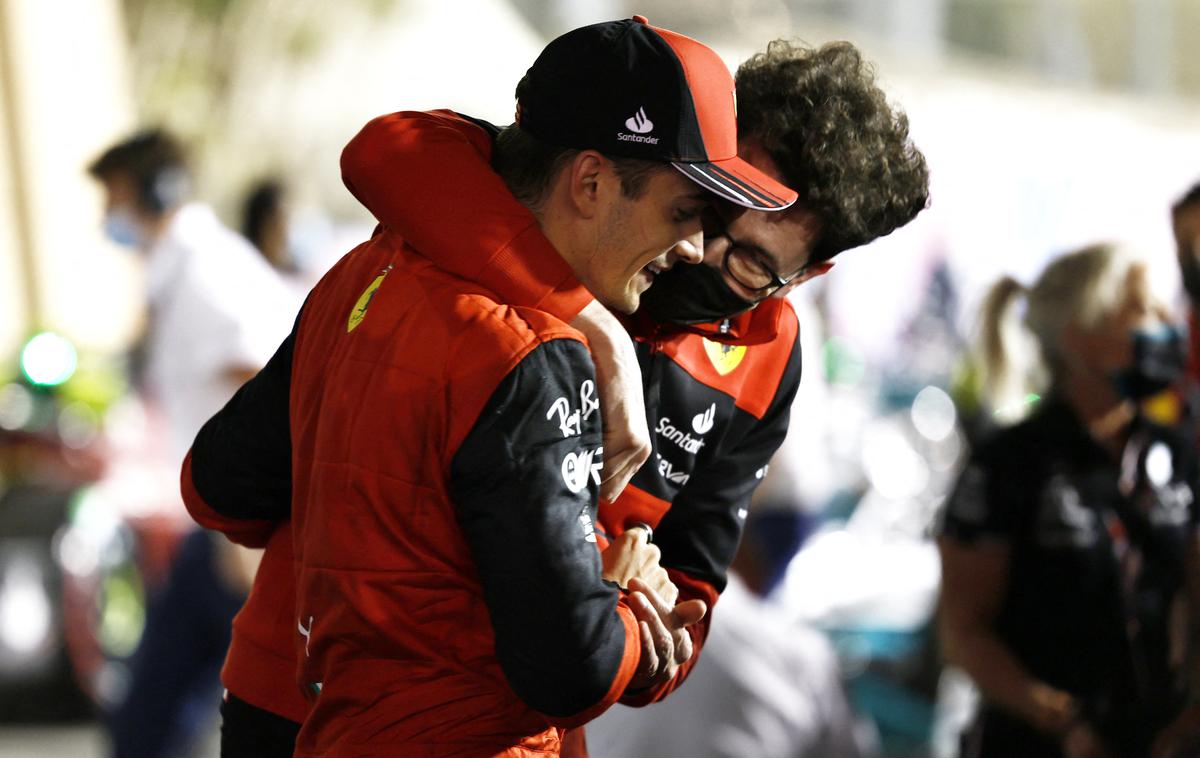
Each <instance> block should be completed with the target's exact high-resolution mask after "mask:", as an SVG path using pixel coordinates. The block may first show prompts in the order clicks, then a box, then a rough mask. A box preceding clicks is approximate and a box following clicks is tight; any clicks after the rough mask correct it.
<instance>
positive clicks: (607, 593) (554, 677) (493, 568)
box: [450, 339, 639, 726]
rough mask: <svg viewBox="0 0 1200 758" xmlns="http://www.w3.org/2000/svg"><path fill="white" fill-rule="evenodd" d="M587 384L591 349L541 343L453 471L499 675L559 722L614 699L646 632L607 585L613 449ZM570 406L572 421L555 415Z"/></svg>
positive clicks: (496, 397) (478, 426) (494, 402)
mask: <svg viewBox="0 0 1200 758" xmlns="http://www.w3.org/2000/svg"><path fill="white" fill-rule="evenodd" d="M588 383H591V384H592V386H594V377H593V369H592V362H591V359H590V357H589V356H588V353H587V348H586V347H585V346H584V345H583V343H581V342H579V341H576V340H573V339H556V340H550V341H548V342H543V343H541V344H540V345H538V346H537V347H536V348H534V349H533V350H532V351H531V352H530V353H529V354H528V355H526V356H525V358H524V359H522V361H521V362H520V363H519V364H517V366H516V367H515V368H514V369H513V370H512V371H511V372H510V373H509V374H508V375H507V376H506V377H505V378H504V380H503V381H502V382H501V383H500V385H499V387H498V388H497V389H496V390H495V392H494V393H493V394H492V396H491V399H490V400H489V401H488V403H487V405H486V406H485V408H484V410H483V412H482V413H481V414H480V416H479V419H478V420H477V421H476V423H475V425H474V427H473V428H472V429H471V431H470V432H469V434H468V435H467V437H466V438H465V440H464V441H463V443H462V444H461V446H460V447H459V448H458V450H457V451H456V452H455V454H454V457H453V459H452V463H451V467H450V488H451V498H452V499H453V501H454V504H455V508H456V511H457V517H458V521H459V525H460V528H461V530H462V533H463V535H464V536H465V538H466V541H467V544H468V546H469V547H470V550H471V554H472V558H473V559H474V562H475V564H476V566H477V568H478V572H479V580H480V583H481V584H482V588H483V597H484V601H485V602H486V604H487V608H488V612H489V615H490V617H491V620H492V625H493V627H494V630H495V641H496V655H497V658H498V659H499V662H500V666H501V669H502V670H503V671H504V674H505V676H506V678H507V679H508V682H509V685H510V686H511V687H512V689H513V690H514V691H515V692H516V694H517V695H518V696H519V697H520V698H521V699H522V700H523V701H524V702H525V703H526V704H528V705H529V706H530V707H531V708H533V709H535V710H537V711H539V712H540V713H542V714H544V715H545V716H546V717H548V719H549V720H550V721H551V723H554V724H556V725H558V726H574V725H577V724H581V723H584V722H586V721H588V720H590V719H592V718H594V717H595V716H597V715H599V713H600V712H601V711H603V710H604V709H605V708H607V707H608V706H609V705H612V704H613V703H614V702H616V700H617V698H619V697H620V694H621V692H623V691H624V689H625V687H626V686H627V684H628V682H629V680H630V679H631V678H632V676H633V673H634V670H635V668H636V666H637V661H638V655H639V645H638V636H637V635H638V631H637V625H636V623H635V622H634V620H633V615H632V613H631V611H630V610H629V609H628V608H627V607H625V605H624V604H623V603H621V602H620V601H619V593H618V590H617V587H616V586H615V585H614V584H612V583H609V582H605V581H603V580H602V578H601V566H600V554H599V551H598V550H597V549H596V543H595V536H594V533H593V531H592V524H593V523H594V521H595V518H596V497H597V492H598V486H599V473H598V472H599V470H600V464H601V456H602V454H603V450H602V448H601V437H600V418H599V415H600V414H599V412H598V411H596V410H594V409H592V408H591V406H590V405H589V404H588V403H587V402H586V399H585V400H583V401H581V394H582V395H583V396H584V397H585V398H586V397H587V396H589V395H590V393H589V392H588V389H589V388H585V385H586V384H588ZM581 389H583V391H582V393H581ZM561 404H565V405H564V406H563V407H564V410H568V409H569V413H566V414H565V415H564V416H563V417H561V418H567V419H568V420H570V419H571V418H574V421H573V422H570V423H564V422H562V421H561V418H560V417H559V416H558V415H557V414H555V413H554V412H553V411H552V410H551V409H553V408H554V407H555V406H556V405H561ZM576 414H577V415H576Z"/></svg>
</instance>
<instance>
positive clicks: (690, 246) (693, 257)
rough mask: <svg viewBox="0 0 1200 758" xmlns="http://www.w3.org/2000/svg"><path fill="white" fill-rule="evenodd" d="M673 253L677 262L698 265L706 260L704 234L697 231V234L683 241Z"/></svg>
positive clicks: (676, 246)
mask: <svg viewBox="0 0 1200 758" xmlns="http://www.w3.org/2000/svg"><path fill="white" fill-rule="evenodd" d="M671 252H672V253H674V254H675V258H676V259H677V260H680V261H683V262H684V263H692V264H696V263H699V262H700V261H702V260H704V232H703V231H701V230H699V229H697V230H696V231H695V233H693V234H690V235H688V236H687V237H684V238H683V239H681V240H680V241H679V242H678V243H677V244H676V245H675V249H674V250H672V251H671Z"/></svg>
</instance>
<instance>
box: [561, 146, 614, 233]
mask: <svg viewBox="0 0 1200 758" xmlns="http://www.w3.org/2000/svg"><path fill="white" fill-rule="evenodd" d="M610 168H611V167H610V166H609V162H608V159H607V158H605V157H604V156H603V155H601V154H600V153H598V152H596V151H595V150H581V151H580V152H579V153H577V154H576V155H575V157H574V158H572V159H571V163H570V165H569V166H568V167H567V192H568V196H569V197H570V200H571V204H572V206H573V207H574V208H575V209H576V210H577V211H578V212H579V214H580V215H581V216H583V217H584V218H592V217H593V216H595V215H596V212H597V209H598V208H599V206H600V204H601V200H602V199H603V179H604V176H605V173H606V172H607V171H609V170H610Z"/></svg>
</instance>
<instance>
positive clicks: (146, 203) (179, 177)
mask: <svg viewBox="0 0 1200 758" xmlns="http://www.w3.org/2000/svg"><path fill="white" fill-rule="evenodd" d="M137 190H138V202H140V203H141V205H142V207H143V208H145V209H146V210H148V211H150V212H151V213H154V214H161V213H164V212H165V211H168V210H170V209H171V208H174V207H175V206H177V205H179V204H180V203H182V202H183V201H184V200H186V199H187V196H188V194H189V192H190V191H191V182H190V181H189V180H188V175H187V171H185V170H184V169H183V168H182V167H181V166H164V167H163V168H161V169H159V170H157V171H152V172H150V173H148V174H146V175H145V176H140V177H138V187H137Z"/></svg>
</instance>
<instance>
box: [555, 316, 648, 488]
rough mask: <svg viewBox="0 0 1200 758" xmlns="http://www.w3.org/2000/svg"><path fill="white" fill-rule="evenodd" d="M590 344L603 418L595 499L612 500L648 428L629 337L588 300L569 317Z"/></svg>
mask: <svg viewBox="0 0 1200 758" xmlns="http://www.w3.org/2000/svg"><path fill="white" fill-rule="evenodd" d="M571 326H573V327H575V328H576V329H578V330H579V331H581V332H583V334H584V336H585V337H587V339H588V345H589V346H590V347H591V351H592V360H593V361H594V362H595V364H596V382H597V384H598V385H599V387H598V391H599V395H600V417H601V418H602V419H603V421H604V468H603V470H602V471H601V474H600V499H601V500H606V501H608V502H610V503H611V502H612V501H613V500H616V499H617V496H618V495H620V494H621V491H622V490H624V489H625V485H627V484H629V480H630V479H632V478H633V475H634V474H636V473H637V471H638V469H640V468H641V467H642V464H643V463H645V462H646V460H647V459H648V458H649V457H650V428H649V427H648V426H646V403H645V400H644V398H643V397H642V372H641V369H640V368H639V367H638V359H637V352H636V351H635V350H634V348H633V341H632V340H630V339H629V333H628V332H626V331H625V327H623V326H621V322H619V321H617V319H616V317H615V316H613V315H612V314H611V313H609V312H608V310H607V309H606V308H605V307H604V306H603V305H600V303H598V302H596V301H594V300H593V301H592V302H591V303H588V305H587V306H586V307H585V308H584V309H583V310H582V311H580V312H579V315H578V316H576V317H575V318H574V319H572V320H571Z"/></svg>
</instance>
